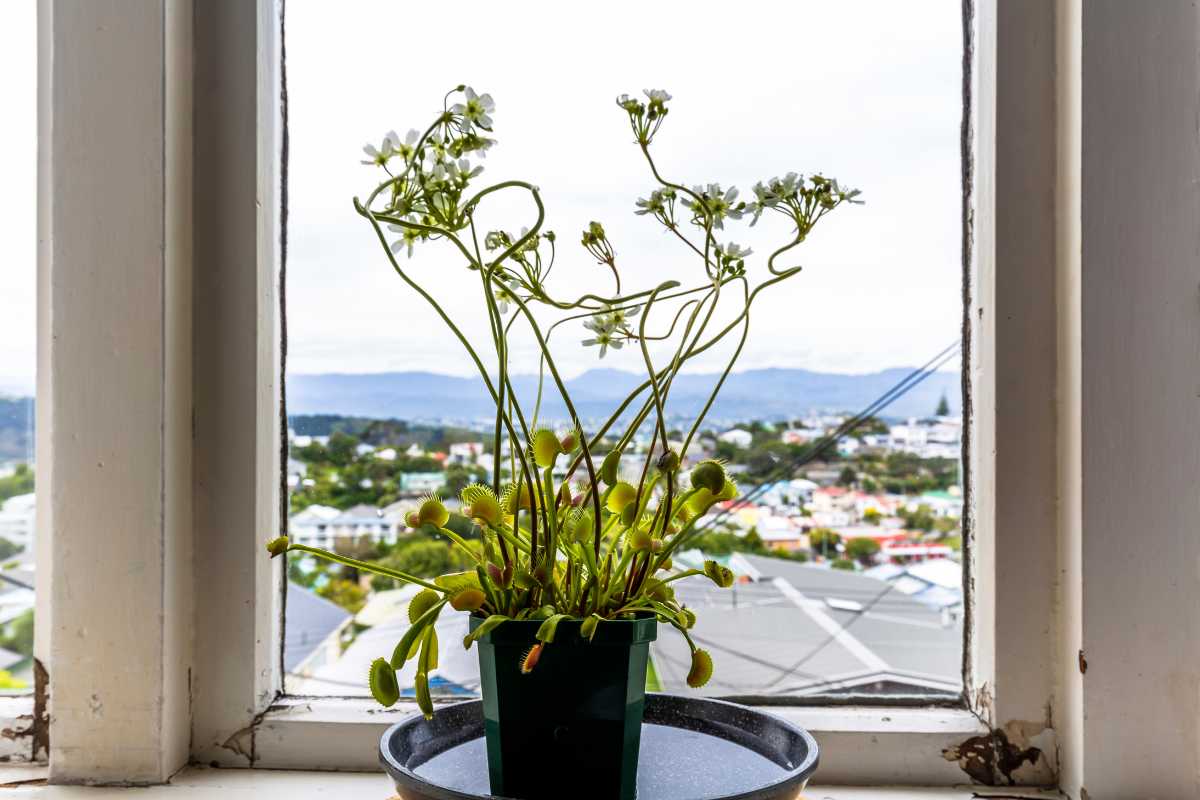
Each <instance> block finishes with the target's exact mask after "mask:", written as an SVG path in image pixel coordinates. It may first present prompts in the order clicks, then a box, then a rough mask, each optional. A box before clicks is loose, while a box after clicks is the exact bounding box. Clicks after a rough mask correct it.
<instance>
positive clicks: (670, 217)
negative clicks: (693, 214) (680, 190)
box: [633, 186, 677, 230]
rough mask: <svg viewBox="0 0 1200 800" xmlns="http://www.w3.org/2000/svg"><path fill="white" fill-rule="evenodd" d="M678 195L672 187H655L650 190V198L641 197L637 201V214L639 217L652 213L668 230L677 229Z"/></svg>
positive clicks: (635, 212)
mask: <svg viewBox="0 0 1200 800" xmlns="http://www.w3.org/2000/svg"><path fill="white" fill-rule="evenodd" d="M676 197H677V195H676V194H675V190H674V189H672V188H671V187H669V186H668V187H667V188H665V189H655V190H654V191H652V192H650V197H649V199H647V198H644V197H639V198H638V200H637V203H636V204H635V205H636V206H637V211H634V212H633V213H634V214H637V215H638V216H639V217H644V216H646V215H647V214H651V215H653V216H654V218H655V219H657V220H658V221H659V222H661V223H662V224H663V225H665V226H666V227H667V229H668V230H675V228H676V226H677V223H676V221H675V199H676Z"/></svg>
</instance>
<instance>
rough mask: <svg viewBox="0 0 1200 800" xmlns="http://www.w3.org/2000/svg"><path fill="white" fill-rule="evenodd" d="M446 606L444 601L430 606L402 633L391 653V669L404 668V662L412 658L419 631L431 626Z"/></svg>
mask: <svg viewBox="0 0 1200 800" xmlns="http://www.w3.org/2000/svg"><path fill="white" fill-rule="evenodd" d="M445 605H446V601H445V600H439V601H438V602H437V603H436V604H435V605H433V606H430V607H429V609H428V610H426V611H425V613H423V614H422V615H421V616H420V617H418V618H417V621H416V622H414V623H413V624H412V626H411V627H410V628H409V629H408V630H407V631H405V632H404V638H402V639H401V640H400V643H399V644H397V645H396V649H395V650H394V651H392V661H391V664H392V669H400V668H401V667H402V666H404V662H405V661H408V660H409V659H410V658H412V654H413V651H414V650H415V648H416V644H417V637H419V636H420V635H421V631H423V630H424V629H425V626H426V625H431V624H432V623H433V621H434V620H436V619H437V616H438V614H440V613H441V611H442V607H443V606H445Z"/></svg>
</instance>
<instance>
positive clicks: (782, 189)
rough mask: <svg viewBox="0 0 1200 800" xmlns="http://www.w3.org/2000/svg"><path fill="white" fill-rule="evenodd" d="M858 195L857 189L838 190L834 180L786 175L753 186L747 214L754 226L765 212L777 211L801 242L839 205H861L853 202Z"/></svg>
mask: <svg viewBox="0 0 1200 800" xmlns="http://www.w3.org/2000/svg"><path fill="white" fill-rule="evenodd" d="M860 194H862V192H860V191H859V190H858V189H848V188H842V187H841V186H839V185H838V182H837V181H836V180H833V179H830V178H826V177H824V176H822V175H812V176H810V177H809V178H808V179H807V180H805V178H804V176H802V175H798V174H796V173H795V172H789V173H788V174H786V175H784V176H783V177H782V178H771V179H770V180H769V181H767V182H765V183H763V182H759V183H756V184H754V201H753V202H751V203H750V204H749V206H748V207H747V211H749V213H750V214H751V216H752V217H753V219H752V220H751V222H750V224H751V225H754V224H756V223H757V222H758V219H759V217H761V216H762V213H763V211H765V210H766V209H772V210H774V211H778V212H779V213H781V214H783V215H784V216H786V217H788V218H789V219H791V220H792V221H793V222H794V223H795V224H796V230H797V235H798V237H799V238H800V240H801V241H802V240H803V239H804V238H805V237H806V236H808V232H809V231H810V230H812V227H813V225H815V224H816V223H817V220H818V219H820V218H821V217H822V216H824V215H825V213H826V212H829V211H832V210H833V209H835V208H837V207H838V206H839V205H841V204H842V203H850V204H852V205H862V200H859V199H857V198H858V196H859V195H860Z"/></svg>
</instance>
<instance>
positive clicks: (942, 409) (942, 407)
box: [933, 392, 950, 417]
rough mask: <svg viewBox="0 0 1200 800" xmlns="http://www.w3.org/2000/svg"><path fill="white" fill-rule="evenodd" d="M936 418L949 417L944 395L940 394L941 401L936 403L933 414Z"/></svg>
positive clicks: (947, 404) (948, 408) (948, 404)
mask: <svg viewBox="0 0 1200 800" xmlns="http://www.w3.org/2000/svg"><path fill="white" fill-rule="evenodd" d="M933 414H934V416H937V417H948V416H950V403H949V402H948V401H947V400H946V393H945V392H942V399H941V400H939V401H938V404H937V410H936V411H934V412H933Z"/></svg>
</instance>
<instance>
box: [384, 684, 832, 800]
mask: <svg viewBox="0 0 1200 800" xmlns="http://www.w3.org/2000/svg"><path fill="white" fill-rule="evenodd" d="M652 697H653V698H655V699H656V700H657V701H659V702H665V703H671V702H672V701H680V702H683V703H685V704H689V705H690V704H702V705H711V706H718V707H720V706H726V707H729V708H734V709H737V710H738V712H739V713H750V714H755V715H757V716H760V717H766V718H768V719H770V720H771V721H772V722H774V723H775V724H777V725H780V726H782V727H784V728H788V729H790V730H792V731H793V732H794V733H796V734H797V735H798V736H799V737H800V738H801V739H803V740H804V743H805V745H806V747H807V754H806V755H805V758H804V760H803V761H802V762H800V763H799V764H798V765H796V766H795V767H793V768H792V769H791V771H790V772H789V773H788V775H787V776H786V777H784V778H782V779H780V780H778V781H776V782H774V783H768V784H764V785H762V786H758V787H755V788H753V789H750V790H747V791H745V792H740V793H738V794H730V795H722V796H721V797H719V798H711V799H710V798H698V800H754V799H755V798H757V797H760V796H761V795H762V793H764V792H771V791H775V792H777V791H781V790H786V789H789V788H792V787H795V788H796V789H797V790H800V789H802V788H803V787H804V785H805V784H806V783H807V782H808V780H809V779H810V778H811V777H812V776H813V773H815V772H816V771H817V766H818V765H819V763H820V747H819V746H818V744H817V740H816V739H815V738H814V737H813V735H812V734H811V733H809V732H808V730H806V729H805V728H803V727H801V726H799V725H797V724H795V723H794V722H792V721H790V720H788V719H785V718H783V717H781V716H779V715H777V714H773V713H771V712H769V711H765V710H763V709H762V708H761V707H759V706H747V705H742V704H740V703H731V702H729V701H727V700H718V699H716V698H711V697H688V696H687V695H676V694H668V693H666V692H647V693H646V699H647V700H650V699H651V698H652ZM472 703H477V704H480V705H482V703H483V700H482V699H480V698H472V699H470V700H464V701H463V702H461V703H450V704H447V705H445V706H442V708H451V707H455V706H465V705H470V704H472ZM423 721H424V720H423V718H422V717H421V715H420V714H415V715H413V716H411V717H409V718H408V719H405V720H401V721H400V722H397V723H395V724H394V725H390V726H388V729H387V730H386V731H384V732H383V735H382V736H381V737H380V739H379V763H380V765H381V766H382V767H383V768H384V771H386V772H387V773H388V776H389V777H391V779H392V780H393V781H394V782H395V783H396V788H397V790H398V791H401V792H403V791H404V789H405V788H407V789H410V790H413V791H418V792H423V793H424V794H425V795H427V796H429V797H435V798H437V800H519V798H508V797H503V796H501V795H492V794H467V793H466V792H460V791H458V790H457V789H451V788H448V787H445V786H440V785H438V784H434V783H430V782H428V781H426V780H424V779H423V778H421V777H420V776H419V775H417V774H416V773H415V772H413V771H412V770H411V769H409V768H408V767H407V766H405V765H403V764H401V763H400V762H399V761H397V760H396V759H395V757H394V756H393V755H392V750H391V747H389V743H390V741H391V739H392V737H393V736H395V735H396V734H397V733H398V732H399V731H400V730H401V729H403V728H405V727H407V726H409V725H419V724H421V722H423ZM642 724H643V725H653V724H657V723H652V722H643V723H642ZM669 727H678V726H669ZM710 735H711V734H710ZM401 784H404V786H401Z"/></svg>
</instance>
